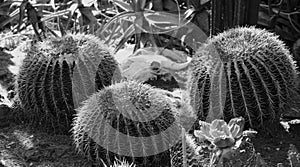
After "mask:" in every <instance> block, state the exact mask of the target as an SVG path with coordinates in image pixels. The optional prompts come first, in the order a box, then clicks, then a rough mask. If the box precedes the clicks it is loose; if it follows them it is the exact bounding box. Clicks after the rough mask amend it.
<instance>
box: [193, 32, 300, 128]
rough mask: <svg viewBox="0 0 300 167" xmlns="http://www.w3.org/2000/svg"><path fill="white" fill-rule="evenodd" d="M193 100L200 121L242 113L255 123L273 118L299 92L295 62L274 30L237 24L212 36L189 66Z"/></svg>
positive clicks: (281, 111)
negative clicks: (296, 91) (236, 26)
mask: <svg viewBox="0 0 300 167" xmlns="http://www.w3.org/2000/svg"><path fill="white" fill-rule="evenodd" d="M191 71H192V72H191V76H190V79H189V91H190V94H191V104H192V106H193V107H194V109H195V110H196V112H197V114H198V118H199V119H200V120H207V121H212V120H213V119H217V118H224V119H225V120H227V121H229V120H230V119H231V118H233V117H238V116H243V117H244V118H245V119H246V120H247V122H248V124H247V125H250V126H251V127H253V128H260V127H262V126H264V125H266V124H265V122H272V121H274V120H276V119H278V118H279V117H280V115H281V114H282V113H283V112H284V111H286V110H288V109H289V106H290V104H291V103H293V97H295V95H296V94H295V82H296V77H297V73H296V65H295V64H294V62H293V60H292V57H291V55H290V53H289V51H288V50H287V49H286V47H285V45H284V44H283V42H282V41H280V40H279V39H278V37H277V36H276V35H274V34H273V33H270V32H268V31H266V30H262V29H258V28H255V27H239V28H234V29H230V30H227V31H225V32H223V33H220V34H219V35H217V36H215V37H212V38H211V39H209V40H208V41H207V43H206V44H204V45H203V46H202V47H201V48H200V49H199V50H198V51H197V53H196V54H195V56H194V57H193V60H192V65H191Z"/></svg>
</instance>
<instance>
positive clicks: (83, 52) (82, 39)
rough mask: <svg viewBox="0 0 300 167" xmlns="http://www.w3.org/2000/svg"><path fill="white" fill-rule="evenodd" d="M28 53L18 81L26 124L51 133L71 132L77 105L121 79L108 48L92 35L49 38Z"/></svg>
mask: <svg viewBox="0 0 300 167" xmlns="http://www.w3.org/2000/svg"><path fill="white" fill-rule="evenodd" d="M26 53H27V55H26V58H25V59H24V60H23V64H22V66H21V68H20V72H19V76H18V77H17V91H18V97H19V99H20V102H21V105H22V107H23V109H24V114H23V115H25V116H26V119H25V122H28V123H32V124H33V125H34V126H36V127H40V128H43V129H45V130H46V131H48V132H54V133H66V132H68V131H69V130H70V126H71V123H72V119H73V115H74V114H75V113H76V112H75V110H74V108H76V107H77V106H75V103H77V105H78V104H79V103H80V100H81V101H82V100H84V99H85V98H87V96H89V94H91V93H93V92H95V91H96V90H97V89H102V88H103V87H105V86H108V85H110V84H111V83H112V79H113V78H114V77H116V76H119V75H113V74H114V73H120V71H119V69H118V64H117V62H116V61H115V60H114V58H113V57H112V55H111V54H110V51H109V48H108V46H106V45H104V44H103V43H102V41H100V40H99V39H98V38H96V37H94V36H92V35H83V34H76V35H75V34H69V35H66V36H64V37H61V38H50V39H47V40H45V41H44V42H38V43H36V44H32V45H31V46H29V47H28V48H27V49H26ZM118 71H119V72H118ZM93 77H94V78H93ZM114 79H116V78H114ZM116 80H117V79H116ZM95 85H96V86H95Z"/></svg>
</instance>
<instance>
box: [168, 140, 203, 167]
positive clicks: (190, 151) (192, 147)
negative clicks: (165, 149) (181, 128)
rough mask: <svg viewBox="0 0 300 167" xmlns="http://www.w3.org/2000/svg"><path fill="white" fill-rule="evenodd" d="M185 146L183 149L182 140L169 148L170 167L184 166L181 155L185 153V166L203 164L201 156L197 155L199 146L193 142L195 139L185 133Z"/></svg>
mask: <svg viewBox="0 0 300 167" xmlns="http://www.w3.org/2000/svg"><path fill="white" fill-rule="evenodd" d="M185 143H186V144H185V145H186V148H185V150H183V145H182V140H180V141H179V142H178V143H177V144H176V145H174V146H173V147H172V148H171V149H170V156H171V167H182V166H184V165H183V163H184V159H183V156H184V155H185V159H186V166H188V167H197V166H202V165H203V156H202V155H199V148H198V146H197V144H196V142H195V139H194V138H193V137H192V136H191V135H188V134H186V136H185ZM184 152H185V153H184Z"/></svg>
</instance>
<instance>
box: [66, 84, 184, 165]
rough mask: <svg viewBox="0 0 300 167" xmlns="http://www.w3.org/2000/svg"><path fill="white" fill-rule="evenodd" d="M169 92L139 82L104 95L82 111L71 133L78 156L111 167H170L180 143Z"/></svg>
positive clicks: (115, 87)
mask: <svg viewBox="0 0 300 167" xmlns="http://www.w3.org/2000/svg"><path fill="white" fill-rule="evenodd" d="M179 106H180V105H178V104H177V101H176V99H175V98H173V97H172V95H170V94H169V92H168V91H165V90H161V89H158V88H154V87H151V86H150V85H146V84H142V83H138V82H136V81H126V82H122V83H117V84H114V85H112V86H110V87H106V88H105V89H102V90H100V91H99V92H97V93H95V94H94V95H92V96H91V97H90V98H89V99H88V100H86V101H85V102H84V105H83V106H81V107H80V108H79V109H78V113H77V115H76V117H75V119H74V123H73V125H74V127H73V129H72V132H73V138H74V143H75V145H76V148H77V149H78V150H79V152H81V153H83V154H85V155H86V156H87V157H88V158H90V159H92V160H94V161H104V162H105V163H106V164H112V163H113V161H114V159H115V158H118V159H123V158H125V159H126V160H127V161H129V162H133V163H135V164H136V165H137V166H169V165H170V155H169V151H168V150H169V148H170V147H171V146H172V145H173V144H176V143H177V142H178V140H179V139H180V133H181V128H180V126H178V122H177V119H176V115H177V113H178V107H179Z"/></svg>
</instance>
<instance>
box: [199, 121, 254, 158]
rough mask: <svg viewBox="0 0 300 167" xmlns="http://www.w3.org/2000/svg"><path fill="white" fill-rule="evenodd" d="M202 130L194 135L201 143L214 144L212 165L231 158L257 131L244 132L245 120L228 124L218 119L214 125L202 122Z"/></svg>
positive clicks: (213, 122)
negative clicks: (247, 138) (245, 138)
mask: <svg viewBox="0 0 300 167" xmlns="http://www.w3.org/2000/svg"><path fill="white" fill-rule="evenodd" d="M199 123H200V130H195V131H194V134H195V136H196V137H198V138H199V140H200V141H205V140H206V141H209V142H210V143H211V144H212V146H213V147H212V151H213V156H212V158H211V163H215V162H219V161H220V160H221V161H222V159H223V158H229V157H231V155H232V153H234V151H235V150H236V149H238V148H239V147H240V145H241V144H242V141H243V138H244V137H249V136H251V134H254V133H256V132H255V131H243V128H244V125H245V119H244V118H242V117H239V118H233V119H231V120H230V122H229V123H228V124H227V123H226V122H225V121H224V120H219V119H216V120H214V121H212V123H207V122H203V121H200V122H199Z"/></svg>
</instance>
